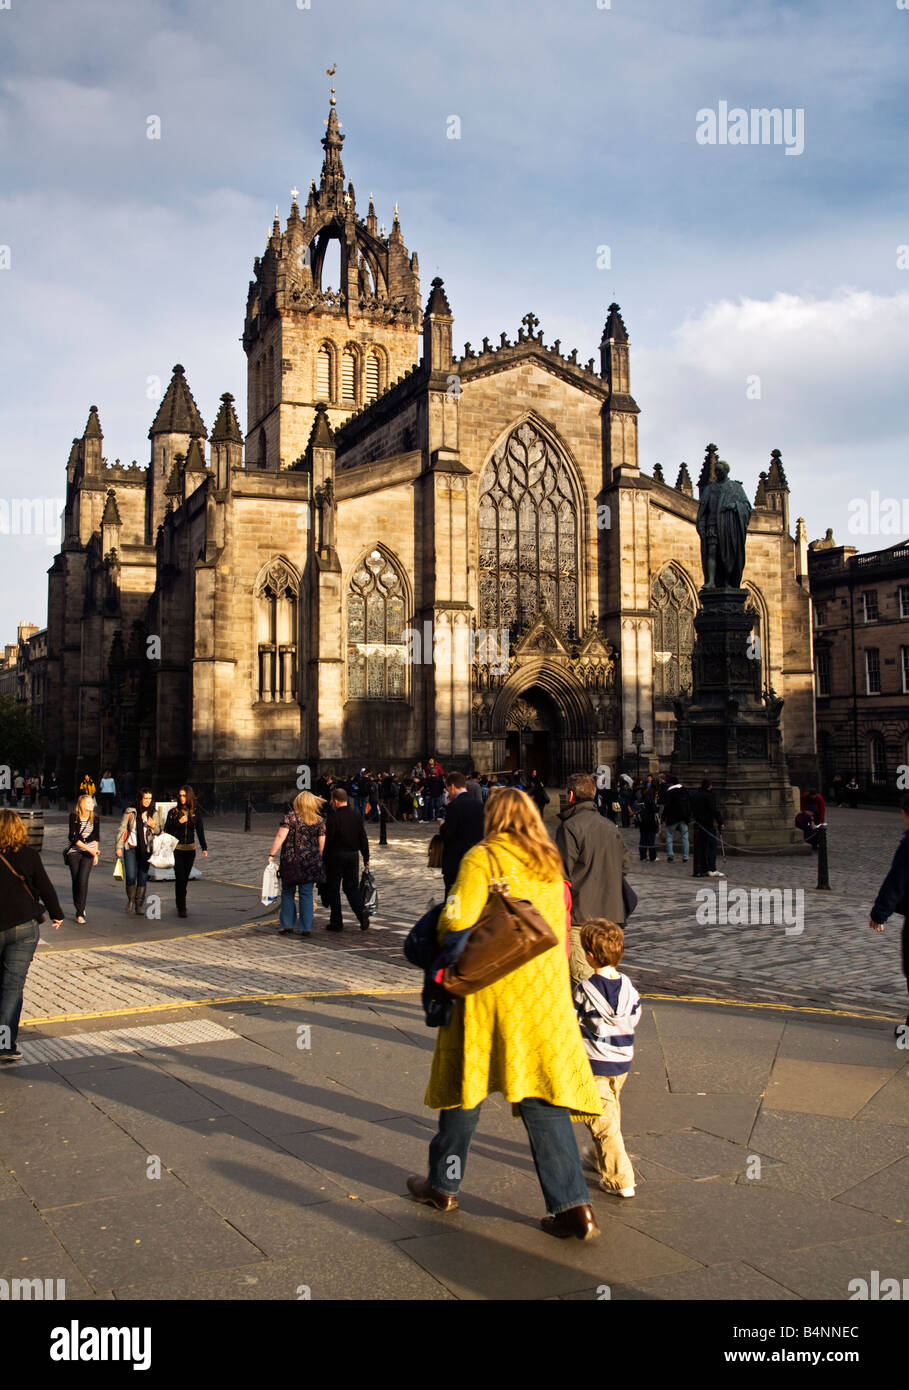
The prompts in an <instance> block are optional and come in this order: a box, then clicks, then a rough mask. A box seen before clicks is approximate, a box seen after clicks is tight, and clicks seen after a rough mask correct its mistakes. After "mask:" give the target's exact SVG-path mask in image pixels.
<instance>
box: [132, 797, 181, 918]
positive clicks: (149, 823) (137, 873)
mask: <svg viewBox="0 0 909 1390" xmlns="http://www.w3.org/2000/svg"><path fill="white" fill-rule="evenodd" d="M160 833H161V821H160V817H159V815H158V812H157V810H156V809H155V794H154V792H153V791H152V789H151V787H142V788H141V789H140V791H139V796H138V798H137V801H136V805H135V806H127V808H126V810H125V811H124V812H123V819H122V820H121V821H120V828H119V830H118V831H117V858H118V859H120V860H122V862H123V879H124V884H125V887H126V911H127V912H136V913H139V912H144V910H145V892H146V884H147V883H148V863H149V860H150V859H151V855H152V841H153V840H154V838H155V836H156V835H160ZM174 872H175V873H176V870H174Z"/></svg>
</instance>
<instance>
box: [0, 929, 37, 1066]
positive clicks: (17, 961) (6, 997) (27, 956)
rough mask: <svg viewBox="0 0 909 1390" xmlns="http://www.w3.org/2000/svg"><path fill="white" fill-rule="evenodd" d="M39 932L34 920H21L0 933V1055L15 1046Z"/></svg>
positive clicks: (12, 1049) (13, 1048)
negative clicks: (27, 977) (29, 970)
mask: <svg viewBox="0 0 909 1390" xmlns="http://www.w3.org/2000/svg"><path fill="white" fill-rule="evenodd" d="M39 935H40V933H39V931H38V923H37V922H21V923H20V924H19V926H18V927H7V929H6V931H2V932H0V1054H2V1053H4V1052H13V1051H14V1050H15V1047H16V1035H17V1034H18V1031H19V1015H20V1014H21V1012H22V991H23V990H24V988H25V977H26V975H27V974H28V967H29V966H30V965H31V963H32V956H33V955H34V954H35V948H36V947H37V945H38V937H39ZM7 1028H8V1029H9V1039H7V1037H6V1032H5V1030H6V1029H7Z"/></svg>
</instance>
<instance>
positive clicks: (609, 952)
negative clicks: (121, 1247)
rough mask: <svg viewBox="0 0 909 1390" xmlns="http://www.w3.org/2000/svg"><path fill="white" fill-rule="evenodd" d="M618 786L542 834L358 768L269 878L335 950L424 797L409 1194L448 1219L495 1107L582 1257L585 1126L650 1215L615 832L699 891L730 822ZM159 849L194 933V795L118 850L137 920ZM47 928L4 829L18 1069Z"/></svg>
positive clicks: (604, 1170) (489, 793)
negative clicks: (419, 1012)
mask: <svg viewBox="0 0 909 1390" xmlns="http://www.w3.org/2000/svg"><path fill="white" fill-rule="evenodd" d="M604 771H605V770H604V769H598V771H597V774H596V775H591V774H589V773H585V772H579V773H574V774H572V775H571V776H570V777H569V778H568V782H567V789H566V794H565V799H564V804H563V805H562V806H561V808H560V809H559V810H558V812H557V814H556V817H555V824H554V825H553V826H552V830H551V831H550V829H549V828H548V827H547V825H546V824H545V823H544V819H543V812H544V811H545V808H546V805H547V804H548V802H549V800H550V798H549V796H548V794H547V793H546V791H545V787H544V786H543V782H542V779H541V778H539V777H538V776H537V775H536V774H535V773H532V774H531V776H530V777H528V778H527V781H526V785H525V783H524V779H523V777H522V775H521V773H520V771H517V770H516V771H514V772H512V773H510V774H508V775H507V776H503V777H501V778H499V777H478V776H477V775H476V774H475V773H473V772H468V773H464V772H461V771H458V770H453V769H449V770H448V771H447V772H446V771H445V770H444V769H443V768H442V767H441V766H440V764H439V763H438V761H437V760H436V759H435V758H434V757H431V758H429V759H427V760H426V762H425V764H424V763H419V764H417V765H416V766H415V767H414V769H413V772H412V774H411V775H410V777H405V778H402V779H401V780H400V782H398V781H397V779H395V778H394V777H392V776H391V774H387V775H385V776H382V777H375V776H373V774H371V773H370V772H369V770H368V769H366V768H362V769H360V770H359V772H358V773H356V774H354V775H353V776H352V777H351V778H349V779H348V780H347V782H346V783H345V782H342V781H341V780H340V779H333V778H330V777H325V778H323V779H320V782H319V783H317V786H316V789H315V790H314V791H309V790H305V791H301V792H299V794H298V795H297V796H296V797H295V799H294V801H293V805H292V808H291V809H290V810H289V811H288V812H287V814H286V815H285V816H284V817H283V820H282V823H281V825H280V827H279V829H278V831H277V833H276V835H275V838H274V842H273V844H272V846H271V852H270V855H269V860H270V862H271V863H273V864H276V866H277V867H278V872H279V874H280V881H281V907H280V930H281V933H282V934H283V935H284V936H286V937H294V938H305V937H308V936H310V935H311V933H312V930H313V923H314V905H315V895H316V893H318V895H319V897H320V899H321V901H322V902H323V904H324V905H325V907H327V909H328V914H329V920H328V923H327V926H326V930H328V931H331V932H339V931H341V930H343V918H342V905H341V896H342V893H343V895H344V896H345V897H346V900H347V903H348V905H349V907H350V910H351V912H352V913H353V916H354V918H355V919H356V921H357V924H358V926H359V928H360V929H361V930H363V931H366V930H368V929H369V926H370V914H369V910H368V908H367V905H366V901H365V897H364V880H365V878H366V876H367V875H368V873H369V865H370V842H369V839H368V836H367V833H366V820H367V819H368V818H369V816H370V815H371V814H372V812H373V809H374V805H375V802H376V801H378V802H379V804H380V805H381V804H382V800H383V798H385V799H386V800H387V801H388V802H390V803H395V804H396V805H397V806H398V808H400V806H401V796H402V788H403V787H404V786H409V787H410V788H411V789H413V788H415V787H416V788H419V790H418V791H413V792H412V794H413V798H414V806H413V815H414V817H415V818H416V816H417V813H418V812H422V810H423V806H422V805H421V804H420V798H422V799H423V803H424V804H428V806H429V817H430V819H432V820H433V821H434V822H435V823H436V825H437V827H438V830H437V833H438V842H439V851H440V853H439V857H438V859H437V860H436V861H434V862H437V863H438V865H439V867H440V868H441V871H442V880H443V885H444V890H445V898H444V902H443V903H440V904H438V905H437V907H436V908H435V909H433V910H432V912H431V913H430V914H427V918H425V919H423V920H422V921H421V923H418V924H417V926H416V927H415V928H414V931H413V932H412V933H411V937H410V938H409V940H408V946H412V951H411V950H408V952H407V953H408V958H409V959H412V960H416V961H417V963H419V964H420V965H421V966H423V968H424V973H425V980H424V991H423V998H424V1005H425V1006H426V1008H427V1021H428V1022H430V1023H432V1024H433V1026H438V1032H437V1038H436V1046H435V1050H434V1054H433V1061H432V1069H431V1074H430V1079H429V1084H428V1087H427V1091H426V1097H425V1103H426V1104H427V1105H428V1106H430V1107H432V1108H434V1109H436V1110H438V1112H439V1122H438V1132H437V1133H436V1135H435V1136H434V1138H433V1139H432V1141H431V1142H430V1145H429V1154H428V1163H427V1173H426V1176H423V1175H421V1174H414V1175H412V1176H411V1177H410V1178H409V1179H408V1189H409V1191H410V1193H411V1195H412V1196H413V1198H414V1199H415V1200H416V1201H418V1202H422V1203H425V1204H428V1205H431V1206H433V1207H434V1208H436V1209H437V1210H439V1211H442V1212H449V1211H452V1210H454V1209H455V1208H456V1207H457V1205H458V1191H459V1188H460V1186H461V1183H462V1181H463V1179H464V1176H465V1172H466V1166H467V1159H468V1154H469V1150H470V1145H471V1140H472V1137H473V1135H474V1132H475V1130H476V1127H477V1123H478V1120H479V1115H480V1108H481V1106H482V1103H483V1101H484V1100H485V1098H486V1097H487V1096H488V1095H490V1094H492V1093H501V1094H502V1095H503V1096H504V1097H505V1099H506V1100H507V1101H509V1102H511V1103H512V1104H513V1106H514V1109H515V1112H516V1114H518V1115H520V1118H521V1119H522V1121H523V1123H524V1125H525V1128H526V1130H527V1134H528V1138H529V1142H530V1146H531V1150H532V1154H533V1159H534V1165H535V1168H536V1172H537V1176H538V1179H539V1183H540V1187H541V1190H542V1194H543V1199H544V1203H545V1208H546V1215H545V1216H544V1217H543V1218H542V1221H541V1224H542V1227H543V1229H544V1230H545V1231H547V1232H548V1233H549V1234H550V1235H553V1236H557V1237H561V1238H567V1237H576V1238H578V1239H582V1240H586V1239H589V1238H591V1237H592V1236H595V1235H597V1234H598V1226H597V1220H596V1216H595V1213H594V1211H593V1208H592V1207H591V1205H590V1193H589V1188H588V1185H587V1178H586V1176H585V1173H584V1168H583V1165H582V1161H581V1156H580V1154H579V1151H578V1146H577V1143H576V1141H575V1137H574V1132H573V1130H572V1125H571V1121H572V1119H579V1120H582V1121H583V1122H584V1123H585V1124H586V1126H587V1129H588V1131H589V1133H590V1136H591V1139H592V1141H593V1148H592V1151H591V1161H592V1164H593V1166H594V1168H595V1170H596V1173H597V1176H598V1180H599V1183H600V1186H601V1187H602V1189H603V1190H604V1191H606V1192H607V1193H610V1194H612V1195H614V1196H616V1197H618V1198H621V1199H628V1198H632V1197H634V1195H635V1175H634V1169H633V1165H632V1163H631V1161H630V1159H629V1157H628V1154H627V1151H626V1149H625V1145H624V1141H623V1138H622V1125H621V1097H622V1092H623V1087H624V1086H625V1084H626V1081H627V1077H628V1074H629V1071H630V1068H631V1063H632V1059H633V1055H634V1031H635V1028H636V1026H637V1024H638V1022H639V1020H640V1017H641V1000H640V996H639V994H638V992H637V990H636V988H635V986H634V984H633V983H632V981H631V980H630V979H629V978H628V976H627V975H625V974H623V973H622V971H621V970H620V968H619V967H620V964H621V961H622V957H623V952H624V944H625V929H626V926H627V922H628V918H629V916H630V915H631V913H632V912H633V911H634V910H635V907H636V905H637V897H636V895H635V893H634V891H633V890H632V889H631V888H630V885H629V883H628V873H629V867H630V856H629V849H628V845H627V843H626V839H625V837H623V835H622V833H621V830H620V822H621V823H622V824H623V825H624V826H625V827H627V828H630V827H631V825H632V823H633V824H634V825H635V826H636V827H637V830H638V836H639V843H638V848H639V856H640V864H652V863H653V862H654V860H655V859H656V857H657V849H656V842H657V836H658V834H659V832H660V829H661V828H662V831H663V833H664V836H665V854H666V860H667V862H668V863H673V862H674V861H675V859H676V858H679V857H680V858H681V861H682V863H683V864H685V863H687V862H689V860H692V861H693V869H692V872H693V875H694V876H695V877H702V876H707V875H712V876H720V871H718V870H717V869H716V850H717V845H718V844H721V843H722V832H723V817H722V811H721V808H720V806H719V805H718V802H717V798H716V796H715V794H714V791H713V788H712V786H711V783H710V781H709V779H706V778H705V779H703V780H702V781H701V783H700V785H699V787H698V789H697V790H696V791H694V792H689V790H688V789H687V788H686V787H685V786H684V785H683V783H682V781H681V780H680V779H679V778H677V777H673V776H672V775H670V776H668V777H667V776H663V775H658V776H655V777H653V776H649V775H648V776H646V777H645V778H643V779H642V780H640V781H635V780H634V779H632V778H631V777H630V776H628V775H627V774H623V775H622V776H620V777H619V779H618V785H617V786H616V787H615V788H613V787H612V786H611V779H609V778H608V775H607V776H606V777H605V779H604ZM107 780H108V779H107V777H106V776H105V777H102V779H101V788H102V790H101V792H100V796H101V798H102V799H103V798H115V797H116V795H117V791H116V786H114V787H113V788H111V787H109V786H108V787H107V788H105V781H107ZM111 780H112V779H111ZM506 782H507V783H508V784H507V785H506V784H505V783H506ZM844 790H845V789H844ZM113 804H114V802H113V800H102V805H101V809H99V806H98V800H97V795H96V791H95V787H94V783H93V782H92V781H91V779H87V780H86V783H85V785H84V786H83V787H82V788H81V789H80V795H79V797H78V799H77V801H76V804H75V807H74V809H73V811H72V812H71V813H70V816H69V824H68V835H67V845H66V849H65V851H64V858H65V861H66V863H67V865H68V867H69V869H70V874H71V879H72V894H73V905H74V908H75V912H76V921H77V922H78V923H80V924H81V923H84V922H85V920H86V904H87V899H88V889H89V884H90V879H91V874H92V871H93V869H94V868H96V867H97V865H98V862H99V859H100V854H101V826H102V820H103V818H104V816H109V815H110V813H111V811H112V809H113ZM901 809H902V815H903V821H904V834H903V836H902V839H901V841H900V844H899V847H898V849H897V852H896V855H895V856H894V859H893V863H892V865H891V869H890V872H889V874H888V875H887V878H886V879H885V881H884V883H883V884H882V886H881V889H880V892H879V893H878V896H877V898H876V900H875V903H874V905H873V907H872V909H871V911H870V916H869V921H868V926H869V927H870V928H871V929H872V930H874V931H875V932H880V931H883V930H884V926H885V923H886V922H887V920H888V918H889V917H890V916H891V915H892V914H893V913H894V912H899V913H902V914H903V916H904V924H903V937H902V942H903V965H904V969H906V970H909V939H907V932H909V928H907V922H909V797H905V798H904V799H903V802H902V806H901ZM102 812H103V814H102ZM799 814H800V815H805V816H806V817H808V819H809V821H810V823H811V825H813V826H815V827H817V826H820V825H823V824H825V822H826V807H825V805H824V801H823V798H822V797H821V796H820V794H819V793H818V792H816V791H813V790H812V791H809V792H808V793H806V794H805V796H804V798H803V804H802V809H801V811H800V813H799ZM162 835H165V836H170V837H171V839H172V841H173V859H174V884H175V899H176V905H177V911H178V913H179V915H180V916H186V899H187V883H188V881H189V877H190V873H191V870H192V867H193V863H194V860H195V857H196V850H197V846H198V847H199V848H201V851H202V853H203V855H204V854H207V844H206V839H205V830H204V824H203V820H202V817H201V815H200V813H199V810H198V807H197V805H196V800H195V797H194V794H193V790H192V788H191V787H189V786H183V787H181V788H180V789H179V791H178V793H177V798H176V802H175V803H174V804H173V806H171V808H170V809H169V810H168V813H167V816H166V818H165V819H164V822H163V825H162V822H161V816H160V814H159V810H158V804H157V803H156V799H155V795H154V792H153V790H152V789H151V788H150V787H143V788H140V790H139V793H138V795H137V796H135V797H134V798H133V804H131V805H127V806H126V807H125V808H124V810H123V814H122V817H121V818H120V820H119V823H118V827H117V830H116V834H115V837H114V850H115V854H116V857H117V859H118V860H119V861H120V864H121V867H122V874H123V880H124V884H125V888H126V894H127V904H126V910H127V912H130V911H132V912H139V911H141V910H142V906H143V903H144V898H145V892H146V884H147V881H148V876H149V865H150V862H151V860H152V858H153V856H154V853H155V847H156V845H157V844H158V843H159V841H160V837H161V836H162ZM676 847H678V848H676ZM361 863H362V868H363V876H362V877H361V873H360V869H361ZM503 904H504V905H505V906H503ZM45 912H47V913H49V914H50V919H51V924H52V925H53V926H54V928H55V929H56V928H57V927H59V926H60V924H61V922H62V920H63V911H62V909H61V906H60V903H59V900H58V898H57V895H56V892H55V890H54V887H53V885H52V883H51V882H50V880H49V878H48V876H47V873H46V871H45V869H44V867H43V864H42V862H41V858H40V855H39V854H38V853H37V852H36V851H35V850H34V849H32V848H30V847H29V845H28V842H27V831H26V827H25V822H24V821H23V820H22V818H21V817H20V816H19V815H18V814H17V813H16V811H14V810H12V809H2V810H0V1061H4V1062H5V1061H16V1060H19V1059H20V1058H21V1052H20V1051H19V1049H18V1047H17V1031H18V1023H19V1015H20V1012H21V1008H22V993H23V988H24V982H25V978H26V974H27V971H28V968H29V964H30V962H31V959H32V957H33V955H34V951H35V948H36V946H37V942H38V937H39V926H40V922H41V921H42V920H43V917H44V913H45ZM427 920H429V921H430V923H431V929H430V931H429V932H428V933H427V931H426V922H427ZM503 921H507V925H506V926H504V927H503V925H502V923H503ZM497 933H498V935H497ZM503 933H504V935H503ZM522 933H523V935H522ZM519 937H520V940H521V942H522V943H529V944H527V947H526V951H525V954H524V955H523V956H521V955H520V953H519V955H518V958H516V962H515V963H514V965H513V966H508V965H507V964H506V966H505V967H504V968H503V969H498V970H496V968H495V967H496V958H495V952H496V951H497V950H501V949H503V947H502V943H503V942H505V943H506V945H507V949H508V950H511V949H513V948H514V946H515V942H516V941H517V940H518V938H519ZM427 943H428V944H427ZM472 943H479V944H476V945H475V949H474V950H473V957H472V958H473V966H472V970H473V973H471V969H470V968H468V965H467V962H468V961H469V960H470V959H471V945H472ZM522 949H523V946H522ZM483 951H485V952H486V955H485V957H484V955H483ZM412 952H417V955H416V956H415V955H414V954H413V953H412ZM421 953H422V954H421ZM462 967H463V970H462ZM459 972H461V973H459ZM484 972H485V973H484ZM471 982H472V983H471ZM440 1001H442V1002H443V1008H442V1012H441V1013H439V1012H438V1011H437V1006H438V1005H439V1003H440ZM431 1008H432V1009H433V1010H436V1012H433V1013H432V1014H431V1012H430V1010H431ZM907 1024H909V1019H907Z"/></svg>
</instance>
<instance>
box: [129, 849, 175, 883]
mask: <svg viewBox="0 0 909 1390" xmlns="http://www.w3.org/2000/svg"><path fill="white" fill-rule="evenodd" d="M176 872H177V871H176V869H175V870H174V873H175V874H176ZM123 882H124V883H125V884H126V886H127V888H131V887H132V886H133V884H135V885H136V887H137V888H144V887H145V885H146V884H147V883H148V856H147V855H140V854H139V851H138V849H136V847H135V846H132V847H130V846H129V845H125V846H124V848H123Z"/></svg>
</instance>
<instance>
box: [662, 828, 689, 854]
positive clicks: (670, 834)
mask: <svg viewBox="0 0 909 1390" xmlns="http://www.w3.org/2000/svg"><path fill="white" fill-rule="evenodd" d="M676 831H678V832H679V834H680V836H681V839H682V858H683V859H687V858H688V822H687V821H684V820H679V821H676V822H675V823H674V824H673V825H667V826H666V858H667V859H671V858H672V857H673V855H672V837H673V835H674V834H675V832H676Z"/></svg>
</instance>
